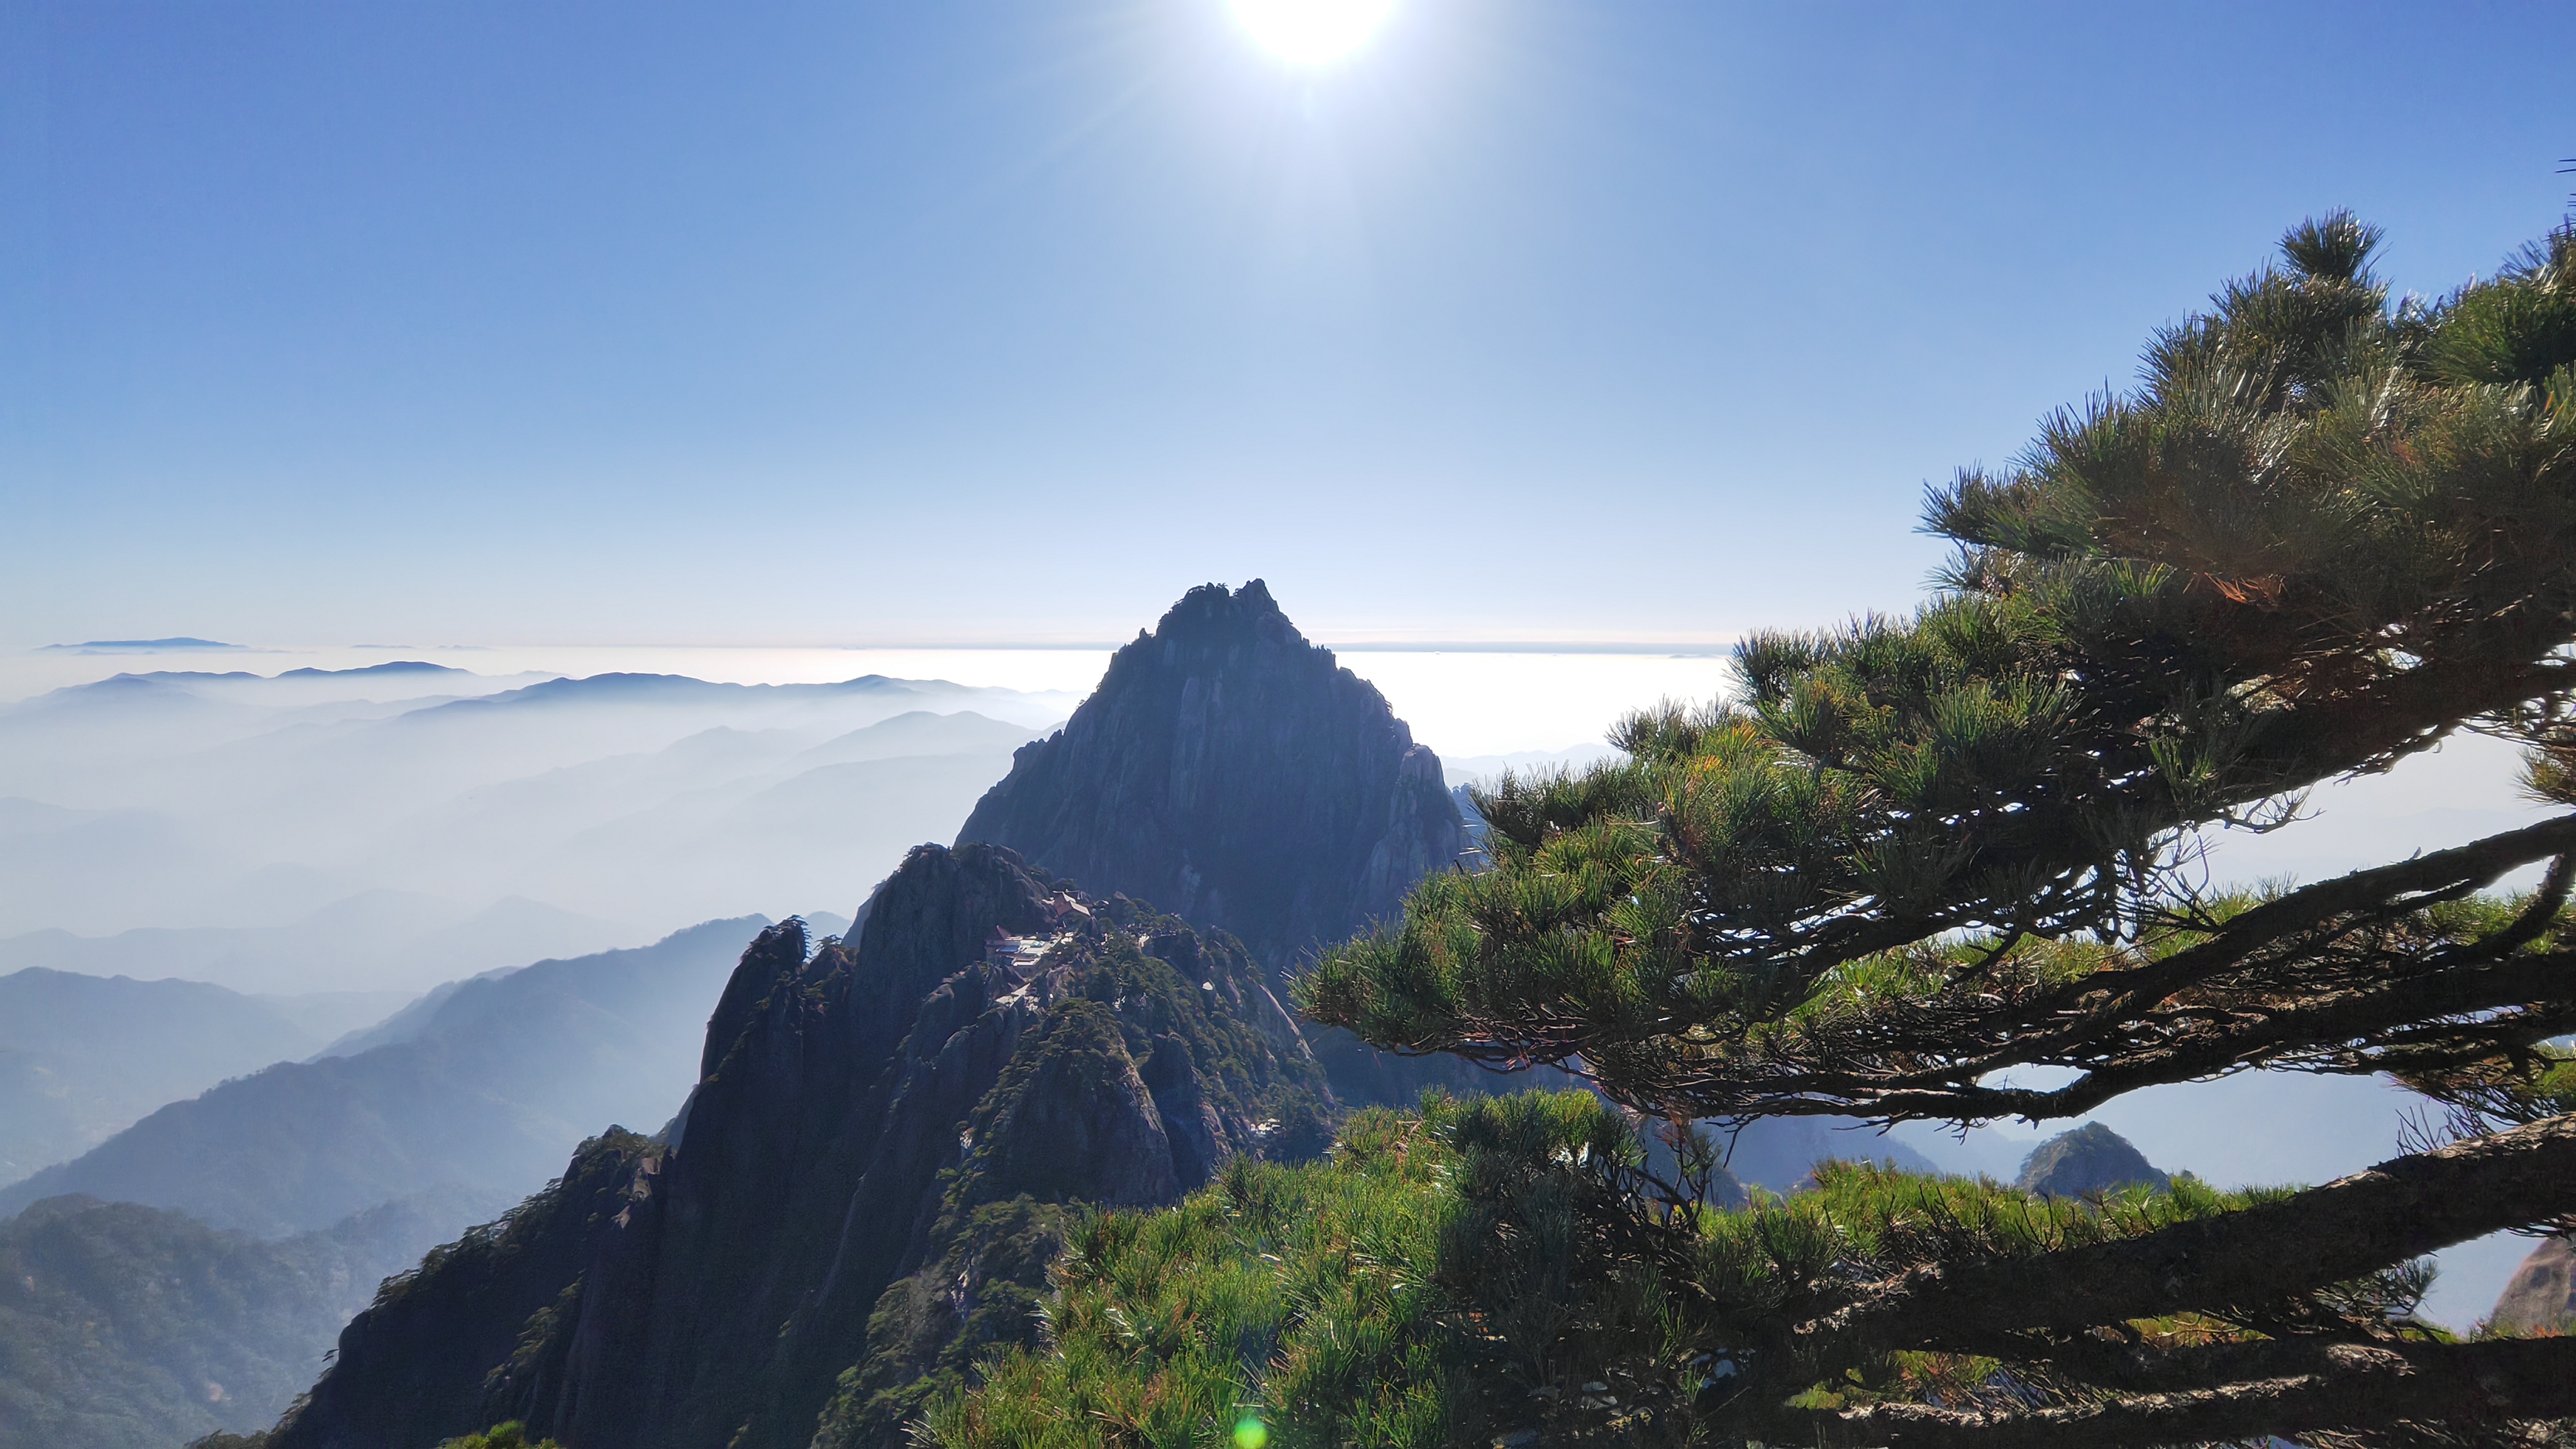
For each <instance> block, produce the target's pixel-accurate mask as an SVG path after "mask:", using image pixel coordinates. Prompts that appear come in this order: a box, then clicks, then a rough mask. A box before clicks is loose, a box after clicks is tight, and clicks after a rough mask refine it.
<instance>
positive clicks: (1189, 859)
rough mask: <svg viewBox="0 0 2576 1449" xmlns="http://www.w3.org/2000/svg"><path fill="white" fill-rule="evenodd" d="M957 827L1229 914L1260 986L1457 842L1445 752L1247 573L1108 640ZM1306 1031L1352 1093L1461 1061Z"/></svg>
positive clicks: (1223, 924)
mask: <svg viewBox="0 0 2576 1449" xmlns="http://www.w3.org/2000/svg"><path fill="white" fill-rule="evenodd" d="M957 839H958V842H959V843H960V844H961V845H962V844H964V843H966V842H969V841H988V842H991V843H992V844H995V845H1006V846H1009V847H1010V848H1011V849H1013V850H1016V851H1018V852H1019V853H1020V854H1021V855H1023V856H1024V857H1026V858H1027V859H1028V860H1029V861H1030V862H1031V863H1032V864H1034V865H1037V866H1040V867H1043V868H1044V869H1046V870H1049V871H1053V872H1055V873H1056V874H1058V875H1061V876H1066V877H1069V878H1071V879H1073V880H1076V881H1079V882H1080V883H1081V884H1082V885H1083V886H1085V887H1086V888H1088V889H1090V890H1093V891H1096V892H1100V893H1102V894H1108V893H1110V892H1123V893H1125V894H1127V895H1130V896H1134V897H1137V898H1139V899H1142V900H1150V901H1153V902H1154V903H1155V904H1156V905H1158V906H1161V907H1162V908H1164V909H1165V910H1169V911H1172V912H1174V913H1176V914H1178V915H1180V916H1181V917H1183V918H1185V919H1186V920H1188V921H1189V922H1190V923H1192V924H1193V925H1196V926H1198V927H1200V928H1201V929H1202V930H1217V931H1225V932H1229V933H1231V934H1232V935H1233V936H1234V937H1236V938H1237V939H1238V940H1240V941H1241V942H1242V943H1243V944H1244V946H1245V948H1246V949H1248V950H1249V951H1250V952H1251V953H1252V956H1253V958H1254V959H1255V960H1257V961H1260V962H1261V963H1262V964H1263V965H1264V966H1265V967H1267V968H1268V969H1269V970H1270V972H1271V973H1272V983H1273V985H1274V987H1275V986H1277V985H1278V984H1280V983H1281V982H1283V981H1284V979H1285V977H1286V975H1287V974H1288V973H1289V972H1291V971H1293V970H1294V969H1295V967H1296V965H1297V962H1298V960H1299V959H1300V958H1301V957H1303V956H1306V955H1307V954H1309V953H1311V952H1312V951H1313V950H1314V949H1315V948H1316V947H1317V946H1318V945H1322V944H1329V943H1331V942H1335V941H1340V940H1343V939H1346V938H1348V937H1350V936H1352V935H1354V934H1356V933H1358V932H1359V931H1362V930H1364V929H1366V928H1367V927H1368V926H1369V924H1370V923H1371V922H1373V921H1377V920H1382V919H1389V918H1392V917H1394V916H1396V915H1397V914H1399V913H1400V911H1401V910H1402V907H1403V902H1404V894H1405V892H1406V891H1407V890H1408V889H1410V888H1411V887H1412V885H1413V883H1414V882H1416V881H1418V880H1420V879H1422V877H1424V876H1425V875H1428V874H1429V873H1431V872H1432V871H1435V870H1440V869H1444V868H1446V867H1448V866H1449V865H1450V864H1451V863H1452V862H1454V861H1456V860H1457V859H1458V856H1459V853H1460V852H1461V851H1464V850H1465V849H1467V847H1468V840H1467V834H1466V827H1465V825H1464V823H1463V822H1462V821H1461V819H1460V817H1459V814H1458V807H1457V804H1456V802H1455V801H1454V800H1453V799H1452V798H1451V797H1450V793H1449V789H1448V786H1447V785H1446V784H1445V783H1444V782H1443V781H1442V779H1441V773H1440V759H1439V757H1438V756H1437V755H1435V754H1433V753H1432V752H1431V751H1430V750H1429V749H1428V748H1426V747H1424V746H1421V745H1417V744H1415V743H1414V742H1413V735H1412V732H1411V731H1410V730H1409V729H1407V728H1406V726H1405V723H1404V721H1402V720H1400V719H1397V718H1396V717H1395V715H1394V712H1393V711H1392V710H1390V709H1389V708H1388V706H1387V702H1386V699H1385V697H1384V696H1383V695H1381V694H1379V693H1378V692H1377V690H1376V688H1375V687H1373V686H1372V685H1370V684H1369V683H1368V681H1366V680H1364V679H1361V678H1360V677H1359V676H1357V675H1355V674H1353V673H1352V672H1351V671H1350V670H1348V669H1345V668H1343V667H1341V666H1340V665H1339V664H1338V663H1336V662H1335V661H1334V659H1333V655H1332V651H1330V650H1328V649H1320V648H1317V647H1316V646H1314V645H1312V644H1309V643H1307V642H1306V640H1305V638H1304V637H1303V636H1302V635H1300V634H1299V633H1298V632H1297V629H1296V626H1295V625H1293V624H1291V623H1289V621H1288V616H1287V615H1285V614H1283V613H1281V612H1280V609H1279V605H1278V604H1277V603H1276V602H1274V601H1273V600H1272V599H1271V597H1270V591H1269V589H1268V588H1267V587H1265V586H1264V585H1263V584H1262V582H1261V581H1260V580H1259V579H1254V580H1253V581H1252V582H1250V583H1248V584H1245V585H1244V586H1243V587H1242V588H1241V589H1240V590H1236V591H1233V592H1229V591H1228V590H1227V589H1226V588H1225V586H1224V585H1222V584H1206V585H1203V586H1201V587H1199V588H1195V589H1192V590H1190V592H1189V593H1188V594H1187V595H1186V596H1185V597H1183V598H1182V600H1181V601H1180V602H1179V603H1178V604H1175V605H1173V606H1172V609H1171V612H1169V613H1167V614H1165V615H1164V616H1163V618H1162V621H1161V622H1160V623H1159V624H1157V625H1156V626H1155V628H1154V631H1153V632H1152V633H1150V634H1143V633H1140V634H1139V635H1138V636H1137V637H1136V640H1135V642H1134V643H1131V644H1129V645H1128V646H1127V647H1125V648H1123V649H1121V650H1119V651H1118V653H1117V655H1116V656H1115V657H1114V658H1112V659H1111V660H1110V663H1109V669H1108V672H1107V673H1106V674H1104V675H1103V676H1102V677H1101V681H1100V686H1099V688H1097V689H1096V690H1094V691H1093V692H1092V694H1091V696H1090V698H1088V699H1086V700H1084V701H1083V703H1082V705H1081V707H1079V708H1077V709H1076V710H1075V711H1074V712H1073V717H1072V718H1071V719H1070V720H1068V721H1066V723H1065V726H1064V728H1063V729H1062V730H1061V731H1060V732H1058V733H1057V734H1055V735H1053V736H1052V737H1050V738H1048V739H1044V740H1040V741H1038V742H1036V743H1034V744H1030V745H1026V746H1023V747H1022V748H1021V749H1020V751H1019V752H1018V754H1017V755H1015V756H1014V757H1013V759H1012V764H1011V773H1010V774H1009V775H1008V776H1006V777H1005V778H1004V779H1003V780H1002V782H1001V783H1000V784H998V785H995V786H994V787H993V788H992V789H991V790H990V791H988V792H987V793H986V794H985V796H984V798H983V799H982V800H980V801H978V802H977V803H976V806H975V812H974V814H972V815H970V816H969V817H967V820H966V826H965V828H964V829H963V830H961V831H959V832H958V835H957ZM1314 1040H1315V1045H1316V1048H1317V1050H1319V1051H1321V1052H1322V1053H1323V1054H1324V1059H1325V1063H1326V1069H1327V1071H1328V1072H1329V1074H1330V1075H1331V1077H1332V1079H1333V1085H1334V1086H1335V1088H1336V1089H1337V1090H1339V1091H1341V1092H1342V1093H1343V1095H1345V1096H1348V1097H1354V1098H1358V1099H1362V1100H1392V1101H1398V1102H1405V1103H1409V1102H1410V1101H1411V1100H1412V1099H1413V1097H1414V1096H1415V1095H1416V1094H1417V1093H1418V1092H1419V1091H1420V1089H1421V1086H1422V1085H1423V1084H1424V1083H1425V1082H1427V1081H1431V1080H1442V1081H1449V1080H1451V1079H1453V1078H1456V1077H1457V1075H1458V1068H1457V1067H1456V1065H1455V1064H1454V1063H1452V1062H1449V1061H1447V1060H1446V1059H1444V1060H1443V1061H1442V1062H1440V1063H1438V1064H1436V1065H1432V1064H1422V1063H1411V1062H1398V1061H1395V1060H1393V1059H1389V1058H1385V1057H1382V1056H1379V1055H1378V1054H1376V1053H1372V1052H1367V1051H1365V1050H1363V1049H1361V1048H1359V1047H1358V1045H1357V1043H1356V1042H1354V1041H1351V1040H1349V1039H1347V1038H1343V1037H1340V1036H1338V1035H1333V1036H1329V1037H1328V1036H1327V1035H1324V1034H1317V1035H1316V1036H1315V1038H1314ZM1462 1084H1466V1085H1474V1083H1473V1082H1466V1083H1462Z"/></svg>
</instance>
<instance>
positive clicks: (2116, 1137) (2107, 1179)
mask: <svg viewBox="0 0 2576 1449" xmlns="http://www.w3.org/2000/svg"><path fill="white" fill-rule="evenodd" d="M2014 1185H2015V1186H2017V1187H2019V1188H2020V1189H2021V1190H2022V1191H2024V1192H2036V1193H2045V1194H2047V1195H2048V1196H2050V1197H2083V1196H2085V1195H2087V1194H2089V1193H2097V1192H2112V1191H2116V1190H2117V1189H2120V1188H2124V1187H2153V1188H2165V1187H2171V1186H2172V1185H2173V1179H2172V1178H2171V1177H2168V1176H2167V1175H2165V1174H2164V1173H2163V1172H2161V1171H2158V1170H2157V1168H2156V1167H2155V1165H2154V1164H2153V1163H2150V1162H2148V1161H2147V1159H2146V1154H2144V1153H2142V1152H2140V1151H2138V1149H2137V1148H2135V1147H2132V1146H2130V1145H2129V1139H2128V1138H2126V1137H2123V1136H2121V1135H2120V1134H2119V1133H2117V1132H2114V1131H2112V1130H2111V1129H2110V1128H2108V1127H2105V1126H2103V1125H2102V1124H2101V1123H2099V1122H2091V1123H2087V1124H2085V1125H2084V1126H2082V1127H2078V1128H2076V1129H2075V1130H2074V1131H2072V1132H2061V1133H2059V1134H2058V1135H2056V1136H2055V1137H2051V1138H2050V1139H2048V1140H2047V1141H2046V1142H2043V1143H2041V1144H2039V1146H2038V1147H2037V1148H2035V1149H2033V1150H2032V1152H2031V1154H2030V1156H2029V1157H2027V1158H2025V1159H2024V1160H2023V1161H2022V1165H2021V1177H2020V1179H2019V1181H2018V1182H2016V1183H2015V1184H2014Z"/></svg>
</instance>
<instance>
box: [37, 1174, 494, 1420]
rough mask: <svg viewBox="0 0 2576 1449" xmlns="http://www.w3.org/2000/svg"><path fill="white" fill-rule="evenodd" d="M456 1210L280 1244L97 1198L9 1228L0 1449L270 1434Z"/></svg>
mask: <svg viewBox="0 0 2576 1449" xmlns="http://www.w3.org/2000/svg"><path fill="white" fill-rule="evenodd" d="M450 1210H451V1209H450V1207H449V1206H448V1204H446V1203H444V1202H438V1201H416V1202H405V1203H392V1204H388V1205H386V1206H384V1207H380V1208H377V1209H374V1210H372V1211H370V1212H367V1213H362V1214H359V1215H358V1216H356V1217H353V1218H351V1219H349V1220H348V1221H347V1222H344V1223H340V1224H337V1225H335V1226H334V1227H332V1228H330V1229H327V1230H325V1231H321V1232H314V1233H305V1234H301V1235H298V1236H296V1237H292V1238H287V1239H284V1240H281V1241H276V1242H262V1241H260V1240H258V1239H255V1238H251V1237H248V1236H246V1235H243V1234H240V1233H233V1232H225V1231H221V1230H218V1229H215V1228H211V1227H208V1226H207V1225H205V1224H204V1223H201V1222H198V1221H196V1220H195V1219H192V1218H189V1217H186V1216H183V1215H181V1214H179V1213H174V1212H168V1211H164V1210H162V1209H159V1208H151V1207H145V1206H143V1205H141V1204H139V1203H107V1202H100V1201H98V1200H96V1199H94V1198H84V1197H58V1198H48V1199H46V1200H45V1201H43V1202H40V1203H37V1204H35V1205H34V1206H32V1207H29V1208H28V1209H27V1210H26V1211H24V1212H22V1213H20V1214H19V1215H18V1216H16V1217H15V1218H13V1219H10V1220H8V1221H6V1222H0V1443H6V1444H43V1445H47V1446H51V1449H168V1446H170V1445H172V1444H177V1443H180V1442H183V1441H185V1440H187V1439H190V1438H194V1437H196V1436H198V1435H201V1434H205V1433H207V1432H209V1431H214V1430H223V1429H231V1430H243V1429H250V1428H254V1427H257V1426H259V1425H262V1424H265V1423H267V1422H269V1421H270V1420H272V1419H274V1418H275V1417H276V1416H277V1414H278V1411H279V1410H281V1409H283V1408H284V1407H286V1405H287V1403H288V1402H289V1401H290V1400H292V1399H293V1398H294V1397H295V1395H296V1394H298V1393H300V1392H302V1391H303V1389H304V1387H305V1386H306V1385H307V1384H309V1383H311V1382H312V1380H313V1375H314V1374H315V1372H316V1371H317V1370H318V1369H319V1368H320V1367H321V1364H322V1362H323V1359H324V1356H325V1355H326V1354H327V1353H328V1352H329V1351H330V1347H331V1340H332V1338H333V1336H334V1335H336V1334H337V1333H338V1332H339V1330H340V1326H341V1324H343V1323H345V1322H346V1321H347V1320H348V1317H349V1315H350V1314H351V1313H352V1312H354V1311H356V1310H357V1309H358V1308H359V1307H360V1306H362V1305H363V1304H365V1303H366V1301H367V1299H368V1297H369V1296H370V1295H371V1294H373V1293H374V1292H375V1290H376V1287H377V1285H378V1284H379V1283H380V1282H382V1281H383V1280H384V1278H385V1277H386V1276H387V1275H389V1274H392V1273H396V1272H399V1271H400V1270H402V1269H403V1268H404V1267H406V1266H408V1265H409V1264H411V1263H412V1262H414V1261H416V1260H417V1259H418V1257H419V1255H420V1252H421V1250H422V1249H423V1248H425V1247H427V1246H429V1245H430V1244H431V1243H434V1242H436V1241H437V1240H438V1239H439V1237H441V1236H443V1235H444V1234H445V1232H446V1231H447V1228H446V1218H447V1215H448V1213H449V1211H450Z"/></svg>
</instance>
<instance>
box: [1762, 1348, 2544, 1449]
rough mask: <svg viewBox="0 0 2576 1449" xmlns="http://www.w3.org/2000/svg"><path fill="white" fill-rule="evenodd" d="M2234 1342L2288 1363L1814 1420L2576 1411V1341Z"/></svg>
mask: <svg viewBox="0 0 2576 1449" xmlns="http://www.w3.org/2000/svg"><path fill="white" fill-rule="evenodd" d="M2226 1347H2227V1348H2228V1349H2229V1350H2230V1351H2231V1352H2229V1353H2226V1354H2217V1355H2213V1356H2212V1358H2211V1360H2210V1363H2211V1366H2212V1367H2213V1368H2216V1367H2218V1366H2219V1365H2220V1364H2222V1363H2226V1364H2228V1365H2230V1366H2234V1365H2244V1366H2247V1367H2259V1368H2266V1369H2273V1370H2277V1372H2271V1373H2264V1374H2262V1375H2261V1376H2259V1377H2255V1376H2248V1377H2246V1378H2243V1379H2235V1380H2234V1381H2230V1382H2225V1383H2221V1384H2217V1385H2214V1386H2211V1387H2205V1388H2190V1389H2182V1390H2178V1391H2172V1392H2165V1393H2150V1394H2134V1395H2123V1396H2119V1397H2115V1398H2111V1399H2108V1400H2105V1401H2103V1402H2099V1403H2091V1404H2080V1405H2074V1406H2070V1407H2051V1408H2038V1409H2019V1410H2004V1411H1999V1412H1983V1411H1979V1410H1975V1409H1944V1408H1934V1407H1931V1406H1929V1405H1923V1404H1877V1405H1872V1406H1870V1407H1867V1408H1856V1409H1846V1410H1841V1411H1827V1412H1818V1413H1815V1414H1813V1415H1812V1416H1809V1417H1810V1423H1809V1424H1808V1425H1807V1426H1806V1427H1808V1428H1809V1429H1810V1431H1811V1432H1812V1435H1813V1441H1814V1442H1815V1443H1817V1444H1819V1445H1821V1446H1828V1449H1860V1446H1884V1449H1953V1446H1957V1449H2062V1446H2064V1445H2068V1444H2081V1445H2083V1446H2085V1449H2153V1446H2158V1445H2172V1444H2200V1443H2211V1442H2232V1441H2238V1440H2251V1439H2261V1438H2263V1437H2265V1436H2281V1435H2291V1434H2308V1433H2317V1432H2326V1431H2338V1430H2341V1431H2354V1432H2357V1433H2359V1434H2360V1435H2362V1436H2363V1437H2364V1438H2365V1439H2367V1438H2370V1437H2373V1436H2374V1434H2375V1433H2384V1432H2388V1431H2393V1430H2401V1429H2403V1428H2404V1427H2405V1426H2410V1425H2416V1424H2423V1423H2428V1422H2430V1423H2437V1424H2440V1425H2442V1426H2444V1427H2445V1428H2446V1429H2452V1430H2454V1431H2456V1430H2457V1428H2459V1427H2462V1426H2466V1425H2484V1426H2487V1427H2489V1428H2502V1427H2503V1426H2505V1425H2507V1424H2510V1423H2514V1422H2516V1421H2521V1422H2529V1421H2532V1420H2549V1419H2559V1418H2565V1417H2569V1416H2576V1339H2567V1338H2538V1339H2503V1340H2495V1341H2490V1342H2482V1343H2458V1344H2435V1343H2407V1344H2366V1345H2365V1344H2349V1343H2345V1344H2310V1343H2302V1342H2295V1341H2294V1342H2289V1343H2280V1344H2268V1343H2267V1344H2245V1345H2227V1346H2226ZM2236 1350H2253V1352H2250V1353H2248V1352H2235V1351H2236ZM2218 1376H2220V1377H2228V1378H2231V1379H2232V1378H2233V1375H2228V1374H2221V1375H2218ZM1800 1437H1801V1438H1805V1437H1807V1436H1806V1435H1804V1434H1802V1435H1800Z"/></svg>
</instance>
